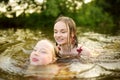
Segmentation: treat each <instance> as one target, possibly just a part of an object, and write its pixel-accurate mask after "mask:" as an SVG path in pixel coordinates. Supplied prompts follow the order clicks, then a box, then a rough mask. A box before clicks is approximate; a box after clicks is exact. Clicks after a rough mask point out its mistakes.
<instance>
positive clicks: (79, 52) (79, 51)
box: [77, 46, 82, 56]
mask: <svg viewBox="0 0 120 80" xmlns="http://www.w3.org/2000/svg"><path fill="white" fill-rule="evenodd" d="M77 52H78V55H79V56H80V55H81V52H82V46H81V47H80V48H78V49H77Z"/></svg>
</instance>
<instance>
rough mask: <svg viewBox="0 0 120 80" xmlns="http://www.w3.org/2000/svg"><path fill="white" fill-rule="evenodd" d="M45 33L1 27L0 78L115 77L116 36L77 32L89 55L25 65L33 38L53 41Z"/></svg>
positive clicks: (119, 46)
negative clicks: (88, 57) (36, 64)
mask: <svg viewBox="0 0 120 80" xmlns="http://www.w3.org/2000/svg"><path fill="white" fill-rule="evenodd" d="M78 30H79V29H78ZM79 31H80V30H79ZM47 33H48V32H47ZM47 33H46V32H43V31H40V30H37V31H32V30H29V29H26V30H23V29H18V30H17V31H16V32H13V30H12V29H10V30H7V31H6V30H1V31H0V80H23V79H24V80H41V79H48V80H50V79H53V80H56V79H62V80H74V79H78V80H79V79H81V80H106V79H108V80H109V79H116V80H119V78H120V77H119V75H120V67H119V66H120V36H108V35H103V34H98V33H94V32H85V33H80V32H78V36H79V37H78V39H79V43H81V44H83V45H85V46H87V47H88V48H90V49H91V51H92V55H93V57H92V58H90V59H80V60H76V59H62V60H59V61H58V63H55V64H53V65H48V66H46V67H42V66H31V65H29V55H30V53H31V51H32V48H33V47H34V45H35V44H36V42H37V41H38V40H40V39H42V38H48V39H50V40H52V41H53V38H52V33H51V32H49V33H51V34H47Z"/></svg>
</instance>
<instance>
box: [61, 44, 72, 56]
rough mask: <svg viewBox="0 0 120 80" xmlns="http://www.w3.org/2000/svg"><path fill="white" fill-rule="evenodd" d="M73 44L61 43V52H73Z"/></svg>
mask: <svg viewBox="0 0 120 80" xmlns="http://www.w3.org/2000/svg"><path fill="white" fill-rule="evenodd" d="M71 47H72V46H70V45H67V44H66V45H60V53H61V54H62V55H70V54H71V49H70V48H71Z"/></svg>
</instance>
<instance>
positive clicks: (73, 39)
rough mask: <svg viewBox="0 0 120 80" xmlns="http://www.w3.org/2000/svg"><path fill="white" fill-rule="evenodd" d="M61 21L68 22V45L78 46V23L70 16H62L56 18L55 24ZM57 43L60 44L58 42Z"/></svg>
mask: <svg viewBox="0 0 120 80" xmlns="http://www.w3.org/2000/svg"><path fill="white" fill-rule="evenodd" d="M59 21H62V22H64V23H65V24H66V27H67V29H68V47H70V48H71V46H72V47H77V46H78V39H77V35H76V34H77V33H76V24H75V22H74V20H73V19H72V18H70V17H66V16H60V17H58V18H57V19H56V21H55V24H56V23H57V22H59ZM56 45H58V44H57V43H56Z"/></svg>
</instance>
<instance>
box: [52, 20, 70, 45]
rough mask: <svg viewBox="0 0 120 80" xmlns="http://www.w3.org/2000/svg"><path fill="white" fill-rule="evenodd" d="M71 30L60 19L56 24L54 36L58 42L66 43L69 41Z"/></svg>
mask: <svg viewBox="0 0 120 80" xmlns="http://www.w3.org/2000/svg"><path fill="white" fill-rule="evenodd" d="M68 33H69V31H68V29H67V25H66V24H65V23H64V22H62V21H59V22H57V23H56V24H55V25H54V38H55V41H56V42H57V44H59V45H65V44H67V43H68V35H69V34H68Z"/></svg>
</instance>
